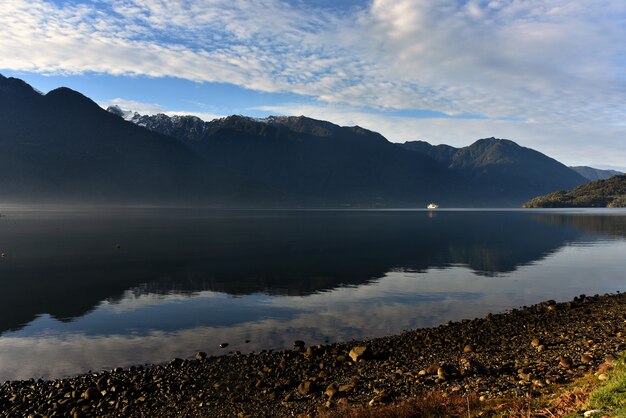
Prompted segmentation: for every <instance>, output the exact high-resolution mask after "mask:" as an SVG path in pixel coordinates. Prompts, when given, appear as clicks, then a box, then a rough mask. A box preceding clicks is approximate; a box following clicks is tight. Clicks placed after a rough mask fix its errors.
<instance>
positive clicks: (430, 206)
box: [426, 203, 439, 209]
mask: <svg viewBox="0 0 626 418" xmlns="http://www.w3.org/2000/svg"><path fill="white" fill-rule="evenodd" d="M438 207H439V205H437V204H436V203H429V204H428V206H426V209H437V208H438Z"/></svg>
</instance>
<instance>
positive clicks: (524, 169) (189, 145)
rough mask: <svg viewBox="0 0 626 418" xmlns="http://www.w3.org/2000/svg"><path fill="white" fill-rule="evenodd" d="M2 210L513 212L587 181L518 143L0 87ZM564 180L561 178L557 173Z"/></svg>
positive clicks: (8, 81) (12, 83)
mask: <svg viewBox="0 0 626 418" xmlns="http://www.w3.org/2000/svg"><path fill="white" fill-rule="evenodd" d="M0 146H1V147H2V152H1V153H0V198H1V199H2V200H3V201H15V202H24V201H34V202H51V203H54V202H68V203H72V202H75V203H97V204H101V203H108V204H120V203H133V204H137V203H148V204H176V205H194V204H199V205H211V206H229V207H232V206H247V207H250V206H257V207H258V206H267V207H424V206H425V205H426V204H427V203H429V202H431V201H434V202H437V203H438V204H440V205H442V206H443V207H451V206H487V205H491V206H519V205H520V204H521V203H522V202H524V201H526V200H528V199H529V198H531V197H532V196H535V195H537V194H540V193H546V192H550V191H553V190H559V189H563V188H567V187H572V186H575V185H577V184H580V183H582V182H584V179H583V178H582V177H581V176H579V175H578V174H576V173H574V172H573V171H572V170H570V169H567V168H564V166H562V165H561V164H560V163H558V162H556V161H555V160H553V159H551V158H548V157H546V156H545V155H543V154H540V153H538V152H536V151H533V150H530V149H527V148H523V147H520V146H519V145H517V144H515V143H514V142H511V141H507V140H497V139H494V138H489V139H483V140H479V141H477V142H476V143H475V144H472V145H471V146H469V147H465V148H460V149H457V148H453V147H449V146H437V147H433V146H431V145H430V144H426V143H405V144H402V145H398V144H394V143H391V142H389V141H388V140H387V139H385V138H384V137H383V136H382V135H380V134H378V133H376V132H373V131H369V130H367V129H363V128H361V127H358V126H353V127H341V126H337V125H335V124H333V123H330V122H326V121H321V120H315V119H311V118H307V117H304V116H299V117H268V118H264V119H255V118H249V117H244V116H238V115H235V116H229V117H226V118H221V119H216V120H213V121H210V122H205V121H202V120H200V119H198V118H196V117H193V116H173V117H169V116H166V115H156V116H142V115H139V114H137V113H132V112H126V111H123V110H122V109H120V108H119V107H113V108H110V109H109V112H107V111H105V110H103V109H102V108H100V107H99V106H98V105H97V104H96V103H94V102H93V101H92V100H90V99H89V98H87V97H85V96H83V95H82V94H80V93H78V92H76V91H73V90H70V89H68V88H59V89H56V90H53V91H51V92H49V93H47V94H42V93H40V92H37V91H36V90H34V89H33V88H32V87H30V86H29V85H28V84H26V83H25V82H23V81H21V80H18V79H14V78H6V77H3V76H0ZM563 170H565V171H563Z"/></svg>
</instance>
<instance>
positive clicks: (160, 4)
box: [0, 0, 626, 142]
mask: <svg viewBox="0 0 626 418" xmlns="http://www.w3.org/2000/svg"><path fill="white" fill-rule="evenodd" d="M625 17H626V3H624V2H623V1H621V0H601V1H587V0H580V1H574V2H573V1H571V0H548V1H546V0H519V1H514V2H511V1H501V0H470V1H460V0H441V1H437V2H429V1H415V0H374V1H371V2H365V1H364V2H363V4H362V6H361V7H352V8H349V9H345V10H343V11H341V10H339V9H336V8H335V9H321V8H316V7H313V6H311V5H310V3H308V2H306V1H304V2H286V1H283V0H259V1H256V2H249V1H245V0H185V1H180V2H165V1H162V0H121V1H119V0H116V1H114V0H92V1H84V2H80V1H79V2H56V3H53V2H51V1H45V0H29V1H27V0H8V1H5V3H4V4H3V7H2V9H1V10H0V24H1V25H2V28H3V30H2V34H0V54H1V55H2V57H3V59H2V62H1V63H0V66H1V67H3V68H5V69H12V70H25V71H35V72H40V73H85V72H99V73H109V74H114V75H147V76H152V77H161V76H174V77H180V78H185V79H189V80H194V81H198V82H225V83H232V84H235V85H237V86H240V87H243V88H246V89H253V90H256V91H263V92H270V93H276V92H289V93H295V94H298V95H304V96H308V97H310V98H312V99H314V100H317V102H318V103H320V106H321V107H323V106H327V105H330V106H334V107H338V106H343V107H349V108H352V109H353V110H354V109H362V108H370V109H373V110H376V109H429V110H434V111H438V112H445V113H448V114H479V115H484V116H485V117H486V120H487V121H486V122H482V124H487V123H488V122H489V121H491V122H493V124H492V126H498V125H499V123H498V121H497V120H496V119H499V118H502V117H516V118H520V119H522V120H524V121H526V122H525V124H524V125H523V126H526V127H528V126H535V125H533V124H536V126H543V127H548V126H550V125H561V126H567V127H569V131H568V132H569V133H570V134H571V133H574V132H577V131H578V130H580V129H582V130H587V131H593V130H594V129H595V131H596V132H602V134H604V133H607V134H608V135H609V136H610V135H611V133H612V132H614V131H615V130H618V131H619V133H620V135H623V134H624V130H623V126H620V123H623V120H624V116H625V115H626V70H625V68H626V44H625V43H624V42H623V39H626V26H625V25H624V24H623V22H624V18H625ZM388 120H395V119H388ZM422 122H423V121H422ZM437 123H442V122H440V121H437ZM475 124H478V122H475ZM509 125H511V126H513V125H514V124H509ZM515 126H520V124H517V125H515ZM526 132H529V133H530V132H532V130H528V131H526ZM566 136H568V135H566ZM553 140H557V142H558V139H555V138H553Z"/></svg>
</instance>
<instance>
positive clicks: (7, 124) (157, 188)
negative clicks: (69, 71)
mask: <svg viewBox="0 0 626 418" xmlns="http://www.w3.org/2000/svg"><path fill="white" fill-rule="evenodd" d="M0 147H1V150H2V152H0V197H2V199H3V200H4V201H20V202H23V201H47V202H80V203H92V202H93V203H103V202H106V203H129V202H133V203H160V202H163V203H176V202H178V203H182V202H185V203H194V202H195V203H198V202H207V201H210V199H211V198H213V199H217V200H220V201H227V200H228V199H232V198H233V197H232V195H233V194H235V195H236V194H244V195H245V194H248V193H251V192H252V190H253V189H252V188H251V187H248V186H246V185H242V184H241V181H240V180H237V179H232V178H230V177H229V176H227V175H226V173H223V172H219V171H218V170H215V169H214V168H212V167H207V166H206V164H205V163H204V161H203V160H202V158H200V157H199V156H198V155H196V154H195V153H194V152H193V151H192V150H190V149H189V147H188V146H186V145H185V144H183V143H182V142H180V141H178V140H175V139H173V138H171V137H168V136H165V135H160V134H156V133H154V132H150V131H148V130H146V129H143V128H141V127H138V126H136V125H134V124H131V123H128V122H125V121H123V120H121V119H120V118H119V117H117V116H115V115H113V114H111V113H109V112H106V111H105V110H103V109H102V108H101V107H100V106H98V105H97V104H96V103H94V102H93V101H91V100H90V99H89V98H87V97H85V96H83V95H82V94H80V93H78V92H76V91H73V90H70V89H67V88H59V89H56V90H52V91H50V92H49V93H48V94H45V95H44V94H41V93H39V92H37V91H35V90H34V89H33V88H32V87H30V86H29V85H28V84H26V83H24V82H23V81H21V80H19V79H14V78H5V77H2V76H0ZM226 186H227V187H226Z"/></svg>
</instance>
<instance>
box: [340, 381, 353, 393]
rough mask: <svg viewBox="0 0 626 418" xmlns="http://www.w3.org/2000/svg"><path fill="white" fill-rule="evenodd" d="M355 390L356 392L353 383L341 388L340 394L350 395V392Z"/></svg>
mask: <svg viewBox="0 0 626 418" xmlns="http://www.w3.org/2000/svg"><path fill="white" fill-rule="evenodd" d="M353 390H354V385H353V384H352V383H349V384H347V385H341V386H339V392H344V393H349V392H352V391H353Z"/></svg>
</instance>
